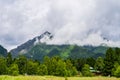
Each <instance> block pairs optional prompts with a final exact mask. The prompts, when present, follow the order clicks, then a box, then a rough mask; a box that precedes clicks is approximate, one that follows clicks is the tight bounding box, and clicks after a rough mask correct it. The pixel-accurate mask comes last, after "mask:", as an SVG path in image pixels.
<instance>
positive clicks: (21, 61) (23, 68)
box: [16, 56, 27, 74]
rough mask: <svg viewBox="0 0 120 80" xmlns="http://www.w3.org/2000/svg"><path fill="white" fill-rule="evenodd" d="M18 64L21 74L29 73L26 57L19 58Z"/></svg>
mask: <svg viewBox="0 0 120 80" xmlns="http://www.w3.org/2000/svg"><path fill="white" fill-rule="evenodd" d="M16 63H17V64H18V68H19V73H20V74H25V73H26V72H27V58H26V57H24V56H19V58H18V59H16Z"/></svg>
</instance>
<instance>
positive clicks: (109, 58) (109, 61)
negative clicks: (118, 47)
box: [104, 48, 115, 76]
mask: <svg viewBox="0 0 120 80" xmlns="http://www.w3.org/2000/svg"><path fill="white" fill-rule="evenodd" d="M114 63H115V53H114V50H113V49H112V48H109V49H108V50H107V51H106V55H105V59H104V64H105V66H104V75H105V76H108V75H112V69H113V68H114Z"/></svg>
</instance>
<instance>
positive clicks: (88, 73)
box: [82, 64, 92, 77]
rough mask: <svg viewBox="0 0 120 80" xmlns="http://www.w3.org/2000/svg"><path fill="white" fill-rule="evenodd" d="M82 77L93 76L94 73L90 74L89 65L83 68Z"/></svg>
mask: <svg viewBox="0 0 120 80" xmlns="http://www.w3.org/2000/svg"><path fill="white" fill-rule="evenodd" d="M82 75H83V76H86V77H88V76H92V73H91V72H90V66H89V65H88V64H85V65H84V66H83V68H82Z"/></svg>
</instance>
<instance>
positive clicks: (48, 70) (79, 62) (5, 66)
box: [0, 48, 120, 77]
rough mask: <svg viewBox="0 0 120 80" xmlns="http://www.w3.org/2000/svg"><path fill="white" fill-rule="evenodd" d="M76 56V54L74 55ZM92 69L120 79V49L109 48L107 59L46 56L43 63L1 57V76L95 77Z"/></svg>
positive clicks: (19, 58) (106, 54)
mask: <svg viewBox="0 0 120 80" xmlns="http://www.w3.org/2000/svg"><path fill="white" fill-rule="evenodd" d="M73 54H74V53H73ZM90 67H92V68H93V69H94V70H95V71H96V72H99V73H101V75H103V76H116V77H120V49H119V48H109V49H108V50H107V51H106V53H105V57H98V58H97V59H95V58H92V57H90V58H80V59H70V58H68V59H65V60H63V59H62V58H60V57H58V56H53V57H51V58H50V57H48V56H45V57H44V60H43V61H41V62H40V61H37V60H32V59H27V58H26V57H25V56H19V57H18V58H12V55H11V53H8V54H7V57H0V75H13V76H17V75H54V76H66V77H67V76H76V75H81V76H94V74H93V73H92V72H91V71H90Z"/></svg>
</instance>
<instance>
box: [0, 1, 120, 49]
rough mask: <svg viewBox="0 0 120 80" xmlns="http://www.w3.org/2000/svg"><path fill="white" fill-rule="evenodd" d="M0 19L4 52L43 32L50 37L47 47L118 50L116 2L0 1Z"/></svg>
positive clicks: (118, 9) (118, 11)
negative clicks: (86, 47)
mask: <svg viewBox="0 0 120 80" xmlns="http://www.w3.org/2000/svg"><path fill="white" fill-rule="evenodd" d="M0 15H1V16H0V30H1V31H0V43H1V45H3V46H5V47H6V48H7V49H8V50H10V49H12V48H16V47H17V46H19V45H20V44H22V43H24V42H26V41H27V40H29V39H32V38H33V37H35V36H37V35H40V34H42V33H44V32H45V31H50V32H51V33H52V34H53V35H54V39H53V40H52V41H51V42H50V44H66V43H67V44H68V43H69V44H78V45H95V46H98V45H100V44H103V43H104V44H107V45H109V46H118V47H120V38H119V37H120V22H119V21H120V1H119V0H0ZM106 39H107V40H106Z"/></svg>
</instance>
